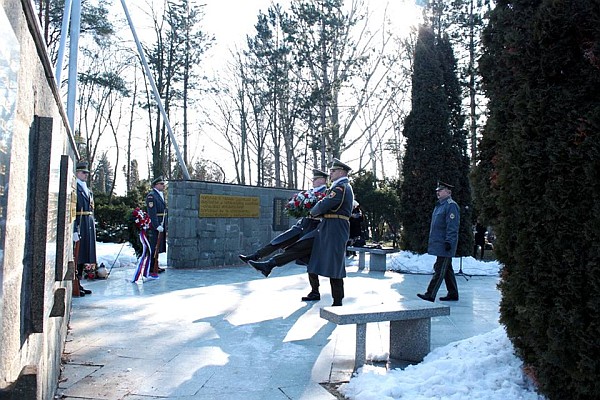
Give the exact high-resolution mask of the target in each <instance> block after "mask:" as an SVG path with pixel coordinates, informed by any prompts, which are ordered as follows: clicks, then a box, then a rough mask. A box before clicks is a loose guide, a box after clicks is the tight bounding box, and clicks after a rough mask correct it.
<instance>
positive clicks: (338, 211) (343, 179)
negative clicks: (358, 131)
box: [308, 158, 354, 306]
mask: <svg viewBox="0 0 600 400" xmlns="http://www.w3.org/2000/svg"><path fill="white" fill-rule="evenodd" d="M349 172H350V167H349V166H348V165H346V164H344V163H343V162H341V161H340V160H338V159H336V158H334V159H333V161H332V163H331V166H330V167H329V177H330V179H331V181H332V183H331V186H330V188H329V189H328V190H327V193H326V195H325V197H324V198H323V199H322V200H321V201H319V202H318V203H317V204H316V205H315V206H314V207H313V209H312V210H311V211H310V214H311V215H312V216H313V217H320V218H322V220H321V223H320V224H319V227H318V228H317V231H316V232H317V233H316V235H315V239H314V244H313V248H312V253H311V255H310V261H309V263H308V272H309V273H312V274H316V275H321V276H326V277H328V278H329V282H330V284H331V295H332V297H333V304H332V305H333V306H341V305H342V299H343V298H344V278H345V277H346V243H347V242H348V238H349V237H350V214H351V213H352V204H353V203H354V193H353V191H352V186H350V183H349V181H348V173H349Z"/></svg>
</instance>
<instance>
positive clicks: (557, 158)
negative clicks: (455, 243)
mask: <svg viewBox="0 0 600 400" xmlns="http://www.w3.org/2000/svg"><path fill="white" fill-rule="evenodd" d="M599 21H600V8H599V7H598V2H596V1H589V0H572V1H568V2H567V1H549V0H538V1H498V4H497V6H496V8H495V9H494V10H493V11H492V13H491V14H490V25H489V26H488V27H487V28H486V30H485V34H484V45H485V53H484V56H483V57H482V60H481V69H482V75H483V79H484V81H483V82H484V89H485V91H486V94H487V95H488V97H489V99H490V103H489V108H490V113H489V119H488V122H487V124H486V127H485V130H484V136H483V140H482V142H481V144H480V148H481V150H482V151H481V155H480V157H481V161H480V163H479V166H478V168H477V171H476V174H475V181H476V183H477V186H478V189H479V190H478V192H479V193H480V194H485V196H478V199H477V201H478V204H482V209H483V210H485V213H486V216H487V217H488V218H492V220H493V226H494V228H495V231H496V235H497V241H496V243H495V251H496V255H497V257H498V259H499V261H501V262H502V264H503V265H504V268H503V271H502V281H501V284H500V288H501V290H502V301H501V306H500V312H501V321H502V323H504V324H505V325H506V328H507V333H508V335H509V337H510V338H511V340H512V342H513V344H514V345H515V348H516V349H517V351H518V353H519V354H520V355H521V356H522V358H523V360H524V362H525V364H526V365H527V369H528V370H529V371H531V373H532V374H533V375H534V377H535V378H536V381H537V382H538V384H539V389H540V391H541V392H542V393H544V394H545V395H547V396H548V398H549V399H598V398H600V383H599V382H598V379H597V377H598V371H599V370H600V360H599V359H598V357H597V355H598V354H599V353H600V346H599V345H598V337H600V315H599V314H598V310H599V309H600V247H598V245H597V244H598V243H599V242H600V229H598V226H600V214H599V213H598V212H596V209H597V207H598V206H597V205H598V203H599V202H600V184H599V183H598V174H599V172H600V163H599V161H598V160H599V159H600V158H599V155H600V140H599V139H600V138H599V134H600V45H599V43H600V28H599V27H600V23H599Z"/></svg>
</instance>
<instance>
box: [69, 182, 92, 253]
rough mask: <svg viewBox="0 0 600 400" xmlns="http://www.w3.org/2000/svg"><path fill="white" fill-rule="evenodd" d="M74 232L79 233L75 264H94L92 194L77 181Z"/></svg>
mask: <svg viewBox="0 0 600 400" xmlns="http://www.w3.org/2000/svg"><path fill="white" fill-rule="evenodd" d="M73 229H74V232H77V233H78V234H79V253H78V254H77V264H96V222H95V221H94V194H93V193H92V192H91V191H90V190H88V191H87V193H86V191H85V189H84V188H83V187H82V186H81V185H80V184H79V183H77V205H76V209H75V225H74V227H73Z"/></svg>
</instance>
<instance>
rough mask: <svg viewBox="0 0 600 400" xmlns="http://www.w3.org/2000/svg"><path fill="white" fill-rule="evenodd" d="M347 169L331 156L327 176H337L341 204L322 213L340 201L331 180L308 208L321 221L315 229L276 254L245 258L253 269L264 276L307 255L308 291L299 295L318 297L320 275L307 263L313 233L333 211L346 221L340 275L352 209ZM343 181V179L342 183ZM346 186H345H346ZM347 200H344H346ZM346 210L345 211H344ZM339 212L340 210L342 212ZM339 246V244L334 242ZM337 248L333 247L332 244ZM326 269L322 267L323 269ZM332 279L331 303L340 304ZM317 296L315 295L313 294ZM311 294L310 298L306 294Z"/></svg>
mask: <svg viewBox="0 0 600 400" xmlns="http://www.w3.org/2000/svg"><path fill="white" fill-rule="evenodd" d="M348 171H350V167H348V166H347V165H346V164H343V163H342V162H341V161H339V160H336V159H334V161H333V163H332V164H331V168H330V172H329V174H330V177H332V178H333V176H336V177H337V176H338V175H339V178H333V179H336V181H335V182H339V185H341V186H343V188H344V189H343V191H344V197H345V198H346V199H345V200H343V203H344V204H343V205H342V206H339V207H338V209H337V210H334V211H332V212H331V214H330V213H327V214H325V215H322V214H324V213H325V211H328V210H330V208H331V209H334V208H336V206H334V204H336V203H339V202H340V199H341V198H340V197H336V194H332V191H334V190H335V193H338V190H339V188H338V187H337V186H336V183H335V182H334V184H332V186H331V188H329V189H328V190H327V192H326V196H325V198H323V199H322V200H321V201H319V202H318V203H317V204H316V205H315V207H313V209H312V210H311V212H310V213H311V216H312V217H313V218H319V219H321V221H320V222H319V225H318V226H317V229H315V230H312V231H310V232H308V233H307V234H305V235H303V236H302V237H300V239H298V240H297V241H296V242H294V243H292V244H291V245H290V246H289V247H287V248H286V249H285V251H284V252H283V253H280V254H277V255H276V256H274V257H272V258H270V259H268V260H266V261H249V262H248V263H249V264H250V265H252V266H253V267H254V268H256V269H257V270H259V271H260V272H262V274H263V275H264V276H269V274H270V273H271V271H272V270H273V268H275V267H279V266H281V265H284V264H287V263H289V262H291V261H294V260H301V259H306V258H308V257H310V261H309V265H308V273H309V278H310V284H311V289H312V290H311V293H309V295H308V296H306V297H303V299H309V300H319V299H320V298H321V297H320V294H319V291H318V289H319V279H318V275H320V273H319V272H318V270H317V269H313V270H311V267H310V264H311V262H313V257H314V254H313V253H314V250H315V248H316V245H317V240H315V238H316V237H318V235H319V232H320V231H321V230H322V226H323V223H324V219H327V218H334V217H331V215H332V214H333V213H340V214H339V215H340V216H339V217H335V218H336V219H339V220H340V221H344V222H345V223H346V225H347V226H346V229H345V234H343V233H342V235H340V238H343V239H344V240H343V243H342V246H341V247H340V248H341V259H342V261H343V262H344V265H343V266H342V269H343V271H344V274H343V275H344V276H345V272H346V269H345V250H346V241H347V240H348V237H349V230H350V222H349V219H350V217H349V216H350V212H351V211H352V201H353V199H354V194H353V193H352V188H351V187H350V185H348V184H347V183H348V178H347V176H346V175H347V174H348ZM332 172H333V173H334V175H332ZM344 182H345V183H344ZM348 189H349V190H348ZM348 198H349V200H350V202H349V203H347V200H348ZM346 203H347V204H346ZM315 210H317V212H315ZM346 211H347V212H346ZM342 213H343V214H342ZM326 231H328V232H329V231H330V229H327V230H326ZM338 247H339V246H338ZM336 249H337V247H336ZM325 272H326V271H325ZM324 276H329V275H324ZM334 280H335V282H334V281H333V280H332V283H331V286H332V288H334V287H335V289H332V292H335V293H332V294H333V295H334V304H335V305H341V298H342V297H343V281H342V279H335V278H334ZM340 286H341V291H340ZM340 293H341V297H340ZM317 296H318V297H317ZM309 297H312V298H309ZM336 298H337V299H338V300H339V304H336V303H337V302H336Z"/></svg>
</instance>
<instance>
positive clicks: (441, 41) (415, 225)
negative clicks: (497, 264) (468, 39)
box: [400, 26, 472, 254]
mask: <svg viewBox="0 0 600 400" xmlns="http://www.w3.org/2000/svg"><path fill="white" fill-rule="evenodd" d="M455 69H456V59H455V58H454V56H453V53H452V48H451V46H450V44H449V42H448V40H447V39H446V38H440V37H437V38H436V36H435V34H434V33H433V31H432V29H431V28H430V27H427V26H422V27H420V29H419V35H418V39H417V45H416V48H415V58H414V72H413V79H412V109H411V112H410V114H409V115H408V117H407V118H406V122H405V125H404V136H405V138H406V151H405V155H404V159H403V164H402V171H403V176H404V181H403V182H402V185H401V195H400V196H401V206H400V215H401V220H402V226H403V235H402V238H401V240H402V245H403V247H404V248H406V249H407V250H411V251H415V252H417V253H425V252H426V251H427V242H428V239H429V226H430V223H431V211H432V209H433V206H434V205H435V201H436V197H435V191H434V189H435V187H436V185H437V182H438V181H439V180H441V181H444V182H446V183H449V184H451V185H454V186H456V188H455V190H454V191H453V197H454V198H455V199H456V200H457V202H458V203H459V205H460V206H461V214H462V213H464V214H465V220H464V221H461V236H460V238H459V240H461V241H462V242H463V243H465V244H459V248H460V249H461V250H463V252H466V250H465V249H468V253H467V254H470V253H471V248H472V247H471V246H472V233H470V232H471V228H470V224H471V222H470V211H469V210H470V203H471V194H470V189H469V183H468V168H469V160H468V156H467V154H466V131H465V130H464V116H462V114H461V112H460V101H461V100H460V87H459V84H458V79H457V77H456V74H455ZM461 201H462V202H463V204H461V203H460V202H461ZM463 210H465V211H468V212H465V211H463ZM461 220H462V215H461ZM459 254H461V253H459Z"/></svg>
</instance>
